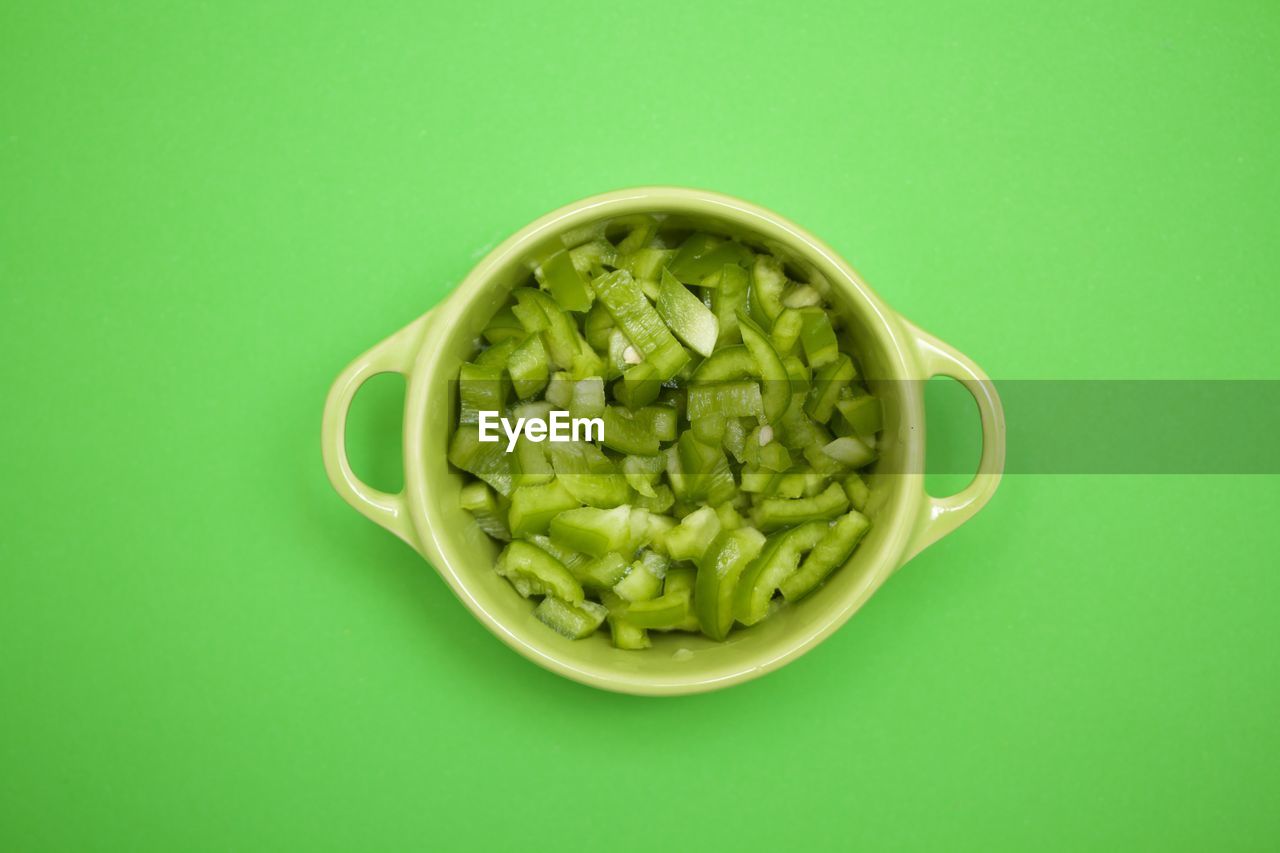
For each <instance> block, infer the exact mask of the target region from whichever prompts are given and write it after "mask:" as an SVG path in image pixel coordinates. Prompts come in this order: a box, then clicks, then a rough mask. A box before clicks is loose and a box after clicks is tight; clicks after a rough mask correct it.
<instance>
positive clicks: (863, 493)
mask: <svg viewBox="0 0 1280 853" xmlns="http://www.w3.org/2000/svg"><path fill="white" fill-rule="evenodd" d="M842 485H843V486H844V493H845V494H846V495H848V496H849V503H850V504H851V505H852V506H853V508H854V509H856V510H857V511H858V512H863V511H865V510H866V508H867V501H868V500H870V498H871V489H870V488H869V487H868V486H867V481H866V480H864V479H862V478H861V477H859V476H858V475H857V474H850V475H849V476H848V477H845V478H844V482H843V484H842Z"/></svg>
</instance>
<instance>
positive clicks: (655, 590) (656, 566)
mask: <svg viewBox="0 0 1280 853" xmlns="http://www.w3.org/2000/svg"><path fill="white" fill-rule="evenodd" d="M667 565H668V561H667V558H666V557H663V556H662V555H660V554H656V553H654V552H653V551H646V552H644V554H643V555H641V557H640V559H638V560H636V561H635V562H633V563H632V564H631V568H630V569H629V570H628V571H627V574H626V575H625V576H624V577H623V578H622V580H620V581H618V582H617V583H616V584H614V585H613V594H614V595H616V596H618V597H619V598H621V599H623V600H624V601H629V602H633V603H634V602H637V601H649V600H650V599H653V598H657V597H658V594H659V593H661V592H662V579H663V577H665V576H666V574H667ZM628 618H630V611H628ZM632 621H633V622H635V623H636V624H637V625H639V626H640V627H641V628H649V627H652V626H650V625H645V624H643V623H642V622H639V621H636V620H634V619H633V620H632Z"/></svg>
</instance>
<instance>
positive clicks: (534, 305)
mask: <svg viewBox="0 0 1280 853" xmlns="http://www.w3.org/2000/svg"><path fill="white" fill-rule="evenodd" d="M512 295H513V296H514V297H515V299H516V306H515V308H513V309H512V310H513V311H514V312H515V314H516V317H518V318H520V322H521V323H524V324H525V327H526V328H528V329H529V331H530V332H541V334H542V342H543V345H544V346H545V347H546V349H547V355H548V356H549V357H550V359H551V363H552V364H553V365H554V366H556V367H558V368H560V369H562V370H569V371H571V372H572V374H573V375H574V376H577V377H583V376H590V375H592V374H596V373H599V372H600V371H601V369H602V368H603V366H604V364H603V362H602V361H601V360H600V357H599V356H597V355H596V354H595V352H594V351H593V350H592V349H591V346H590V345H589V344H588V343H587V342H586V340H585V339H584V338H583V337H582V334H581V333H580V332H579V331H578V327H577V324H576V323H574V321H573V318H571V317H570V316H569V315H568V314H567V313H565V311H564V309H562V308H561V307H560V306H559V305H557V304H556V302H555V300H554V299H552V298H551V297H550V296H548V295H547V294H545V293H543V292H542V291H540V290H534V289H533V288H531V287H517V288H516V289H515V290H513V291H512ZM539 315H540V316H541V321H542V323H541V326H539V324H538V318H539Z"/></svg>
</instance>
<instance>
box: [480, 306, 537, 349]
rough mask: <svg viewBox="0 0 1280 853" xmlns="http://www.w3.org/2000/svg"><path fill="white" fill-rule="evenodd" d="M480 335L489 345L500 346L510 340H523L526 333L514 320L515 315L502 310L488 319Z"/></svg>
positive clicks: (508, 309)
mask: <svg viewBox="0 0 1280 853" xmlns="http://www.w3.org/2000/svg"><path fill="white" fill-rule="evenodd" d="M480 334H481V335H482V336H483V337H484V339H485V340H486V341H488V342H489V343H491V344H500V343H502V342H503V341H505V340H508V339H510V338H517V339H520V340H523V339H524V337H525V335H526V334H527V333H526V332H525V329H524V326H522V325H520V321H519V320H517V319H516V315H515V314H513V313H511V309H510V308H503V309H502V310H501V311H499V312H498V313H497V314H494V315H493V316H492V317H490V318H489V325H487V326H485V327H484V331H482V332H481V333H480Z"/></svg>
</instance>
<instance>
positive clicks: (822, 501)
mask: <svg viewBox="0 0 1280 853" xmlns="http://www.w3.org/2000/svg"><path fill="white" fill-rule="evenodd" d="M848 508H849V497H848V495H846V494H845V493H844V489H842V488H840V486H839V485H837V484H835V483H832V484H831V485H829V486H828V487H827V488H826V490H824V491H823V492H822V493H821V494H818V495H815V496H814V497H811V498H765V499H764V500H762V501H760V503H759V504H758V505H757V506H756V508H755V511H754V512H753V513H752V519H753V520H754V521H755V524H756V527H759V528H760V529H761V530H763V531H765V532H766V533H768V532H769V531H771V530H777V529H778V528H780V527H790V526H792V525H795V524H803V523H805V522H808V521H826V520H828V519H832V518H835V517H836V516H837V515H840V514H841V513H843V512H844V511H845V510H847V509H848Z"/></svg>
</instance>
